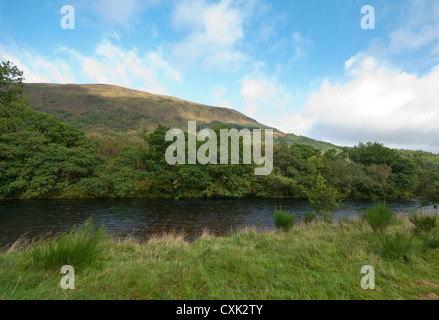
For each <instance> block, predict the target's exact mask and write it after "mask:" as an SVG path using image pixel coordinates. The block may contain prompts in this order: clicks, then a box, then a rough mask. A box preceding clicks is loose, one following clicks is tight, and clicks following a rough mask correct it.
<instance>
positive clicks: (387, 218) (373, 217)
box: [363, 202, 395, 232]
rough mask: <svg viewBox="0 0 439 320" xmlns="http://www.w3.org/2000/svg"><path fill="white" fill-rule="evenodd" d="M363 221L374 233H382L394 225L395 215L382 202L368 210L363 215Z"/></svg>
mask: <svg viewBox="0 0 439 320" xmlns="http://www.w3.org/2000/svg"><path fill="white" fill-rule="evenodd" d="M363 220H364V221H366V222H367V223H368V224H369V226H370V227H371V228H372V230H373V231H374V232H383V231H384V230H386V229H387V228H388V227H389V226H390V225H391V224H392V223H394V221H395V215H394V213H393V212H392V211H390V210H389V208H387V206H386V203H384V202H383V203H377V204H375V206H373V207H372V208H368V209H367V211H366V212H365V213H364V214H363Z"/></svg>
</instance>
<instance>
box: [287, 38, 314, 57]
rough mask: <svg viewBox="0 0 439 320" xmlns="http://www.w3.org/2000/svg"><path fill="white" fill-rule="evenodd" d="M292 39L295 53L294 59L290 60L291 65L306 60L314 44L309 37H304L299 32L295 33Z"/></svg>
mask: <svg viewBox="0 0 439 320" xmlns="http://www.w3.org/2000/svg"><path fill="white" fill-rule="evenodd" d="M291 37H292V39H293V47H294V51H293V57H292V58H291V59H290V61H289V63H293V62H297V61H300V60H302V59H304V58H305V57H306V56H307V55H308V53H309V50H310V48H311V46H312V44H313V41H312V40H311V39H310V38H309V37H307V38H305V37H303V36H302V35H301V34H300V32H298V31H294V32H293V34H292V36H291Z"/></svg>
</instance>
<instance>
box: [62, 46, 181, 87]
mask: <svg viewBox="0 0 439 320" xmlns="http://www.w3.org/2000/svg"><path fill="white" fill-rule="evenodd" d="M63 50H64V51H65V52H66V53H68V54H69V55H71V56H73V57H74V58H75V59H76V60H77V61H78V62H79V64H80V66H81V67H82V72H83V73H84V74H85V75H86V76H87V77H88V78H89V79H91V80H92V81H94V82H98V83H107V84H115V85H120V86H124V87H128V88H133V89H140V90H145V91H148V92H151V93H155V94H169V92H168V90H167V89H166V87H165V86H164V84H163V83H164V82H165V81H164V79H169V80H172V81H178V82H181V81H182V77H181V75H180V73H179V72H178V71H177V70H176V69H173V68H172V67H171V66H170V65H169V64H168V63H167V62H166V61H165V59H164V58H163V56H162V54H161V52H160V51H158V52H153V51H151V52H148V53H146V54H144V55H141V54H139V52H138V50H137V49H136V48H133V49H131V50H126V49H124V48H122V47H119V46H116V45H114V44H113V43H111V42H109V41H103V42H101V43H100V44H99V45H98V46H97V48H96V50H95V52H94V54H93V55H92V56H84V55H83V54H82V53H80V52H78V51H75V50H72V49H69V48H64V49H63Z"/></svg>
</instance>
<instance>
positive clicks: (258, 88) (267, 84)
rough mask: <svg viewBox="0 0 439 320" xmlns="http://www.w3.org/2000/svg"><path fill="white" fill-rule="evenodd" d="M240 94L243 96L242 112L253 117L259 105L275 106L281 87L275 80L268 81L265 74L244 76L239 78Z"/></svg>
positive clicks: (281, 91)
mask: <svg viewBox="0 0 439 320" xmlns="http://www.w3.org/2000/svg"><path fill="white" fill-rule="evenodd" d="M241 86H242V88H241V96H242V97H243V98H244V101H245V106H244V113H245V114H247V115H248V116H250V117H254V116H255V115H256V114H257V112H258V110H259V109H260V107H261V106H264V107H265V108H275V107H277V104H278V103H279V97H280V96H281V93H283V88H281V87H279V86H277V84H276V82H275V80H274V79H273V81H269V80H267V79H266V77H265V76H263V75H259V76H257V77H244V78H243V79H242V80H241Z"/></svg>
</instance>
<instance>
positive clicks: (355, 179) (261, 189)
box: [0, 62, 439, 203]
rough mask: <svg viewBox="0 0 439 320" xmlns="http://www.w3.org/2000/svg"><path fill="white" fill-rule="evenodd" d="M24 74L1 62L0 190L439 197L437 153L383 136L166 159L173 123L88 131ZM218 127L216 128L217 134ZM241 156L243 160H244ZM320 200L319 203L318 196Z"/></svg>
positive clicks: (17, 193) (36, 194)
mask: <svg viewBox="0 0 439 320" xmlns="http://www.w3.org/2000/svg"><path fill="white" fill-rule="evenodd" d="M22 81H23V73H22V72H21V71H20V70H18V68H17V67H16V66H14V65H12V64H11V63H10V62H2V63H1V66H0V197H1V198H14V199H15V198H104V197H109V198H112V197H124V198H125V197H172V198H186V197H296V198H308V199H310V200H313V199H314V201H316V199H315V198H317V199H318V198H320V199H336V198H419V199H423V200H425V201H428V202H438V201H439V156H438V155H434V154H431V153H427V152H422V151H408V150H394V149H390V148H387V147H385V146H383V145H382V144H379V143H371V142H369V143H365V144H363V143H360V144H359V145H357V146H355V147H353V148H342V149H341V150H336V149H331V150H328V151H326V152H322V151H321V150H319V149H316V148H314V147H312V146H309V145H304V144H297V143H296V144H289V143H287V142H286V141H278V142H277V143H276V144H275V148H274V170H273V172H272V173H271V174H270V175H268V176H255V175H254V164H251V165H243V164H239V165H199V164H196V165H173V166H171V165H169V164H167V163H166V160H165V152H166V149H167V147H168V146H169V145H170V144H171V142H165V135H166V132H167V131H168V130H169V129H170V128H168V127H165V126H161V125H159V126H158V128H157V129H156V130H155V131H153V132H151V133H149V134H145V135H143V136H142V137H137V136H126V135H123V134H119V135H118V136H115V137H111V136H106V135H101V134H96V133H86V132H85V131H83V130H81V129H78V128H76V127H74V126H71V125H68V124H65V123H63V122H61V120H59V119H58V118H57V117H55V116H53V115H49V114H46V113H41V112H38V111H35V110H33V109H32V108H31V107H30V106H29V105H28V103H27V101H26V98H25V96H24V94H23V84H22ZM222 128H229V127H227V126H225V125H222V126H221V125H219V126H216V127H213V128H212V129H213V130H215V131H217V132H219V130H221V129H222ZM241 163H242V162H241ZM324 202H325V201H323V202H322V203H324Z"/></svg>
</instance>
